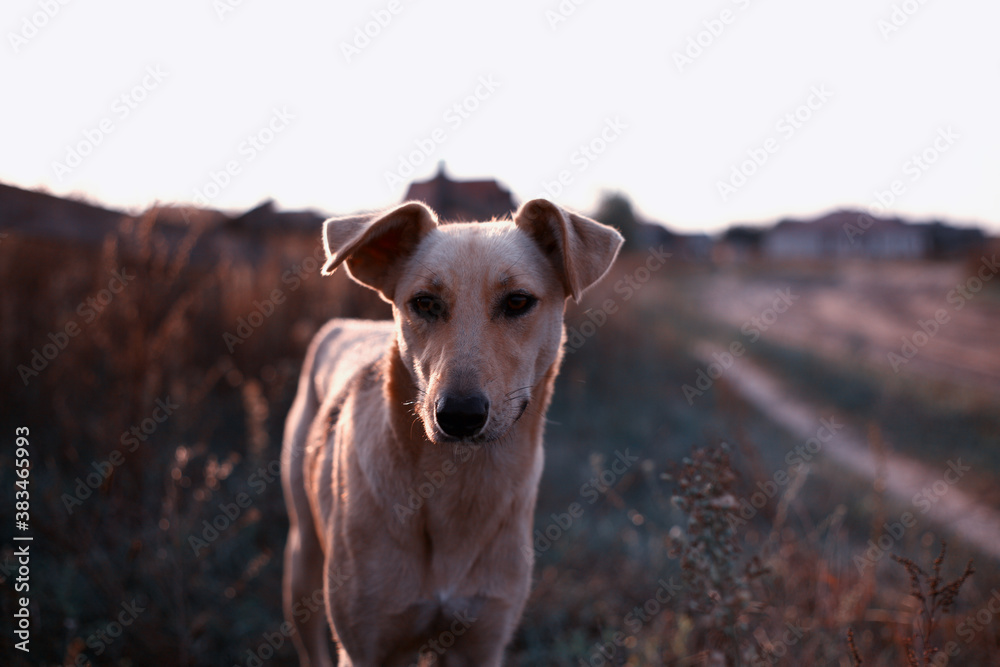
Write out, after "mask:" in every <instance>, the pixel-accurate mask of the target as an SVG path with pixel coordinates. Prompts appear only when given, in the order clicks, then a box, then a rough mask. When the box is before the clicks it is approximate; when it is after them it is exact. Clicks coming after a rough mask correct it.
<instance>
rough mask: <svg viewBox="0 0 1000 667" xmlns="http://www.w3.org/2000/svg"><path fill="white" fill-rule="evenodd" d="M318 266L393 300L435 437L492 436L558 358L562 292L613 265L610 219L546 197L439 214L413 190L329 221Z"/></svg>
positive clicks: (403, 350) (420, 406) (421, 409)
mask: <svg viewBox="0 0 1000 667" xmlns="http://www.w3.org/2000/svg"><path fill="white" fill-rule="evenodd" d="M324 242H325V244H326V251H327V261H326V264H325V265H324V267H323V273H324V275H329V274H330V273H332V272H333V271H334V270H335V269H336V268H337V267H338V266H339V265H340V264H342V263H343V264H345V265H346V267H347V270H348V272H349V273H350V275H351V276H352V277H353V278H354V280H356V281H358V282H359V283H361V284H363V285H366V286H368V287H371V288H372V289H375V290H377V291H378V292H379V294H381V295H382V298H383V299H385V300H386V301H388V302H389V303H391V304H392V308H393V316H394V317H395V320H396V332H397V333H396V337H397V343H398V346H399V352H400V355H401V357H402V360H403V362H404V364H405V365H406V367H407V369H408V370H409V372H410V374H411V376H412V378H413V382H414V384H415V385H416V387H417V389H418V400H417V403H416V406H415V412H416V413H417V415H418V416H419V417H420V419H421V420H422V421H423V424H424V429H425V431H426V433H427V437H428V438H429V439H430V440H431V441H432V442H438V443H443V442H459V441H464V442H487V441H491V440H496V439H498V438H500V437H502V436H503V435H504V434H505V433H507V431H508V430H509V429H510V427H511V426H512V425H513V424H514V423H515V422H516V421H517V420H518V419H520V418H521V416H522V415H523V414H524V413H525V411H526V410H527V409H528V406H529V404H530V402H531V400H532V393H533V392H534V391H535V390H536V388H537V387H538V385H539V383H540V382H542V380H543V379H544V378H545V376H546V374H547V373H548V372H549V371H550V369H551V368H552V367H553V364H555V362H556V361H557V360H558V359H559V353H560V346H561V345H562V337H563V323H562V322H563V311H564V308H565V303H566V299H567V298H568V297H572V298H573V299H575V300H577V301H579V299H580V296H581V294H582V293H583V292H584V291H585V290H586V289H587V288H588V287H590V286H591V285H593V284H594V283H595V282H597V281H598V280H600V278H601V277H602V276H603V275H604V274H605V273H606V272H607V271H608V269H609V268H610V267H611V263H612V262H613V261H614V259H615V256H616V255H617V254H618V250H619V248H620V247H621V244H622V237H621V235H619V234H618V232H616V231H615V230H614V229H612V228H611V227H607V226H605V225H602V224H600V223H598V222H595V221H594V220H590V219H588V218H585V217H583V216H580V215H577V214H575V213H570V212H567V211H564V210H563V209H561V208H559V207H558V206H556V205H555V204H552V203H551V202H548V201H546V200H544V199H535V200H532V201H529V202H528V203H526V204H524V205H523V206H522V207H521V208H520V209H519V210H518V211H517V213H516V214H515V216H514V220H513V221H500V222H481V223H455V224H447V225H439V224H438V221H437V218H436V216H435V215H434V212H433V211H431V210H430V209H429V208H427V207H426V206H424V205H423V204H421V203H417V202H409V203H406V204H403V205H402V206H399V207H397V208H395V209H393V210H391V211H389V212H387V213H384V214H382V215H376V216H372V217H352V218H335V219H332V220H328V221H326V223H325V224H324Z"/></svg>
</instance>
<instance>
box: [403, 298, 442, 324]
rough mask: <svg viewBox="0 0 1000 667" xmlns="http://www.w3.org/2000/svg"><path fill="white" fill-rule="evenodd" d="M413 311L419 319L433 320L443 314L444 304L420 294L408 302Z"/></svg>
mask: <svg viewBox="0 0 1000 667" xmlns="http://www.w3.org/2000/svg"><path fill="white" fill-rule="evenodd" d="M410 306H411V307H412V308H413V311H414V312H415V313H416V314H417V315H420V316H421V317H426V318H428V319H435V318H437V317H439V316H440V315H441V314H442V313H443V312H444V303H442V301H441V300H440V299H438V298H437V297H433V296H429V295H427V294H421V295H420V296H416V297H413V300H412V301H410Z"/></svg>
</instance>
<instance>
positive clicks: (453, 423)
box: [435, 395, 490, 438]
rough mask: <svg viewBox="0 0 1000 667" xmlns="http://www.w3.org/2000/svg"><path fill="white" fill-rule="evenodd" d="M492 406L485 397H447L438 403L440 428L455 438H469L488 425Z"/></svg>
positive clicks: (437, 413) (437, 414)
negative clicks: (487, 420) (487, 421)
mask: <svg viewBox="0 0 1000 667" xmlns="http://www.w3.org/2000/svg"><path fill="white" fill-rule="evenodd" d="M489 411H490V404H489V402H488V401H487V400H486V398H485V397H484V396H479V395H472V396H462V397H455V396H445V397H444V398H442V399H440V400H439V401H438V402H437V412H436V414H435V417H436V419H437V424H438V427H440V429H441V430H442V431H444V432H445V433H446V434H447V435H450V436H451V437H453V438H467V437H469V436H470V435H474V434H475V433H477V432H478V431H479V429H481V428H482V427H483V425H484V424H486V418H487V417H488V416H489Z"/></svg>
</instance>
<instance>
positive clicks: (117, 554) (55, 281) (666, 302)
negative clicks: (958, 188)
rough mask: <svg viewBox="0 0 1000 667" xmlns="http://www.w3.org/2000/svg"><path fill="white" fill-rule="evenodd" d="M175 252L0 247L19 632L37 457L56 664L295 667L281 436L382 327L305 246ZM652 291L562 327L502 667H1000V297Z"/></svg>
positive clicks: (755, 275) (947, 281)
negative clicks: (528, 553)
mask: <svg viewBox="0 0 1000 667" xmlns="http://www.w3.org/2000/svg"><path fill="white" fill-rule="evenodd" d="M161 234H162V231H161V230H160V225H159V224H158V223H157V221H156V219H155V216H147V217H145V218H143V219H140V220H139V221H137V222H135V223H134V224H133V225H132V226H131V227H129V228H127V229H125V230H124V231H123V233H122V235H121V237H120V238H119V239H118V240H117V241H109V242H108V243H106V244H105V245H104V246H103V247H102V248H93V249H90V248H83V247H81V248H70V247H66V246H61V245H57V244H52V243H49V242H45V241H42V240H37V239H29V238H24V237H19V236H15V235H10V236H8V237H6V238H4V239H2V241H0V279H2V281H3V285H4V286H5V289H4V290H3V292H2V293H0V318H2V324H0V364H2V368H3V371H4V379H5V385H4V392H3V394H2V396H0V400H2V404H3V406H4V407H3V413H2V417H0V433H3V434H4V436H3V442H4V446H3V447H2V448H0V489H2V491H0V502H2V507H3V508H4V509H3V516H4V517H5V519H4V521H3V522H2V528H0V543H2V544H3V545H4V547H3V552H2V553H0V573H2V575H3V576H4V578H5V579H6V581H5V582H4V584H3V586H2V587H0V591H2V596H0V605H2V613H3V617H4V618H5V619H10V618H11V616H12V614H13V611H14V609H15V608H16V605H17V597H18V596H17V595H16V594H15V592H14V590H13V586H12V582H13V580H14V576H15V574H16V571H17V565H16V559H15V557H14V547H12V546H9V545H13V544H15V543H14V542H12V540H11V538H12V535H13V534H14V527H13V517H11V518H10V519H7V517H8V516H9V515H10V514H11V513H9V512H8V508H12V507H14V503H15V498H14V491H15V489H16V488H17V487H15V486H14V482H15V480H16V479H17V477H16V476H15V470H16V468H15V463H14V447H13V440H14V433H15V428H17V427H28V428H29V430H30V437H29V440H30V443H31V444H30V448H31V469H30V470H31V473H30V497H31V509H30V526H31V527H30V531H31V533H32V534H33V535H34V541H33V542H32V545H31V550H32V551H31V554H32V558H31V575H30V576H31V579H30V584H31V607H30V608H31V613H32V619H33V626H32V628H33V629H32V633H33V634H32V640H31V641H32V655H33V656H34V657H35V658H38V659H39V660H40V661H41V663H39V664H47V665H85V664H95V665H100V664H111V665H123V666H124V665H146V664H164V665H168V664H169V665H241V666H251V665H261V664H270V665H285V664H288V665H292V664H297V661H296V659H295V654H294V650H293V649H292V647H291V643H290V641H289V640H288V638H287V636H285V635H283V634H282V632H281V626H282V621H283V619H282V614H281V591H280V580H281V555H282V551H283V547H284V540H285V534H286V531H287V519H286V515H285V510H284V505H283V499H282V493H281V488H280V483H279V482H278V478H277V475H276V472H277V469H278V463H277V462H278V457H279V451H280V445H281V432H282V428H283V424H284V417H285V414H286V413H287V410H288V407H289V405H290V403H291V400H292V397H293V392H294V389H295V382H296V380H297V377H298V372H299V368H300V365H301V361H302V357H303V354H304V350H305V346H306V344H307V343H308V340H309V338H310V336H311V335H312V334H313V333H314V332H315V331H316V330H317V329H318V328H319V326H321V325H322V323H323V322H324V321H325V320H326V319H328V318H330V317H334V316H357V317H387V316H388V315H389V312H388V308H387V307H386V306H385V305H384V304H382V303H381V302H379V301H378V299H377V298H376V297H375V296H374V295H373V294H371V293H368V292H366V291H365V290H364V289H362V288H361V287H358V286H356V285H353V284H351V283H349V281H347V280H346V279H345V277H344V276H343V275H336V276H334V277H332V278H324V277H321V276H320V275H319V271H318V266H317V265H316V262H315V260H310V258H311V257H313V256H314V253H315V251H316V249H317V247H318V239H315V240H314V239H296V238H289V239H283V240H282V241H281V242H280V243H278V242H274V243H268V244H267V246H266V247H267V251H266V252H265V253H264V254H263V255H262V256H261V257H260V258H255V259H254V260H252V261H251V260H248V259H240V258H239V257H237V256H232V255H228V254H226V253H225V252H222V253H220V254H218V255H215V254H213V252H210V251H209V250H208V249H206V247H203V246H206V239H202V238H199V237H198V236H197V234H194V233H192V234H191V235H190V236H189V237H186V238H185V239H183V240H182V242H180V243H174V244H168V243H165V242H162V240H159V239H161ZM646 260H647V254H646V253H645V252H643V251H634V252H632V253H630V254H628V255H626V256H623V257H622V258H621V259H620V260H619V262H618V263H617V264H616V265H615V267H613V269H612V271H611V273H610V274H609V276H608V278H607V279H606V280H605V281H604V283H602V285H600V286H599V287H598V288H596V289H595V290H593V292H592V293H590V294H588V296H587V298H586V300H585V303H583V304H581V305H580V306H571V307H570V309H569V311H568V314H567V325H568V331H569V337H568V354H567V355H566V359H565V362H564V366H563V371H562V373H561V375H560V377H559V380H558V384H557V388H556V395H555V399H554V402H553V405H552V408H551V410H550V412H549V425H548V430H547V440H546V470H545V474H544V477H543V481H542V486H541V491H540V494H539V504H538V508H537V513H536V519H535V527H536V533H535V537H536V539H535V550H536V557H537V562H536V567H535V575H534V576H535V581H534V590H533V593H532V596H531V599H530V600H529V603H528V607H527V611H526V614H525V617H524V619H523V620H522V623H521V626H520V629H519V631H518V633H517V636H516V639H515V641H514V643H513V644H512V646H511V648H510V651H509V655H508V664H512V665H514V664H516V665H558V666H574V667H575V666H577V665H696V664H700V665H719V666H721V665H757V664H765V665H804V666H811V665H843V666H845V667H846V666H848V665H853V664H864V665H871V666H888V665H908V664H915V665H925V664H934V665H941V664H952V665H996V664H1000V616H998V611H997V609H998V608H997V607H996V602H993V603H992V604H993V607H992V608H991V607H990V604H991V600H998V599H1000V568H998V564H1000V537H998V535H1000V533H994V534H989V531H987V532H986V534H983V533H982V531H980V532H977V526H980V527H981V526H984V525H985V526H989V525H992V524H991V523H990V522H992V521H996V520H997V519H996V514H997V508H998V507H1000V492H998V491H997V484H996V481H997V479H998V476H1000V391H998V388H1000V343H998V342H997V340H998V339H997V337H996V333H995V332H996V331H997V330H1000V307H998V306H1000V279H997V280H993V281H986V282H984V283H981V289H978V290H976V291H975V292H974V293H972V292H968V294H969V296H968V297H966V296H964V295H963V296H961V297H960V298H959V297H954V298H949V295H950V294H951V291H952V290H953V288H955V287H956V285H964V284H966V283H967V281H968V280H969V279H970V277H973V276H975V275H976V274H977V272H979V271H981V270H982V262H981V260H980V259H979V258H978V257H974V258H970V259H969V260H968V261H962V262H951V263H936V264H932V263H927V264H924V263H920V264H917V263H913V264H898V265H897V264H889V265H877V266H876V265H869V264H857V265H855V264H851V265H830V266H820V265H809V266H794V265H789V266H780V267H773V266H759V265H752V264H751V265H739V266H732V267H717V266H711V265H708V264H685V263H683V262H679V261H678V262H667V264H666V265H665V266H663V267H662V268H660V269H658V270H655V271H652V272H650V271H648V270H647V269H646V268H645V262H646ZM119 272H120V273H119ZM116 275H117V276H118V277H117V278H116V277H115V276H116ZM979 275H983V274H981V273H980V274H979ZM782 295H784V298H782ZM959 302H960V303H961V304H962V306H961V307H958V306H957V304H958V303H959ZM939 310H941V311H944V314H945V315H947V316H948V317H947V319H944V318H943V317H939V318H938V320H937V328H934V333H933V334H931V333H929V331H930V329H931V328H933V327H932V326H931V325H930V324H927V322H928V319H929V318H930V319H934V318H935V317H936V315H935V314H936V312H937V311H939ZM921 322H923V323H924V326H923V328H921V326H922V325H921ZM920 331H923V332H924V336H923V338H921V337H919V336H917V335H916V334H917V332H920ZM73 332H75V333H73ZM903 338H907V339H909V340H910V341H911V344H912V345H913V348H914V350H915V353H914V354H913V355H912V356H910V357H907V356H906V354H907V352H906V350H904V349H903V348H904V346H905V343H904V340H903ZM920 341H924V342H923V344H919V342H920ZM47 345H48V346H52V347H49V349H48V350H46V349H45V346H47ZM35 351H37V352H38V353H39V355H40V356H39V358H38V359H35ZM50 352H51V353H52V354H49V353H50ZM890 353H893V354H897V355H900V356H901V357H902V358H904V359H905V361H899V362H895V361H894V359H893V357H892V356H890ZM727 355H728V357H727ZM33 360H34V363H35V365H34V366H33V365H32V363H33ZM894 366H895V367H896V368H895V369H894ZM25 369H30V370H27V371H26V370H25ZM897 371H898V372H897ZM761 387H765V388H767V390H765V389H761ZM574 504H575V505H576V506H577V507H582V513H581V512H578V511H575V512H572V513H571V511H570V508H571V507H572V506H574ZM967 517H974V518H975V520H974V521H968V520H965V519H966V518H967ZM942 540H946V541H947V545H948V547H947V554H946V556H945V558H944V559H943V561H937V562H936V561H935V558H936V557H937V556H938V553H939V549H940V543H941V541H942ZM892 555H895V556H899V557H902V558H904V559H912V560H910V561H907V562H902V563H901V562H897V561H896V560H894V559H893V558H892V557H891V556H892ZM970 559H972V561H973V563H974V568H975V573H974V574H972V575H971V576H970V577H968V578H967V579H966V580H964V581H961V577H962V576H963V574H965V573H966V569H965V568H966V563H967V562H968V561H969V560H970ZM907 563H909V564H907ZM914 563H915V565H914ZM916 565H919V566H920V567H922V568H923V570H924V571H926V573H927V577H926V578H925V577H924V576H923V575H921V574H919V573H917V571H916V570H914V569H913V568H914V567H915V566H916ZM938 570H940V572H939V574H940V576H939V577H936V574H937V573H938ZM954 580H959V583H956V585H954V586H951V587H949V586H947V584H948V583H949V582H952V581H954ZM918 584H919V585H923V589H922V590H921V591H920V593H919V595H911V592H912V591H913V588H912V587H913V586H915V585H918ZM931 618H933V622H929V619H931ZM3 625H4V631H3V633H2V635H0V654H2V655H3V656H5V662H6V656H14V657H13V659H12V662H10V663H7V664H15V665H17V664H31V663H26V662H24V661H23V660H22V659H21V658H20V657H19V652H17V651H16V650H15V649H14V648H13V644H14V641H16V639H15V638H14V637H13V635H12V632H10V631H9V630H8V627H9V624H8V623H6V622H5V623H4V624H3ZM849 630H850V631H852V633H853V639H852V642H853V648H852V647H851V646H850V645H849V642H848V632H849ZM908 647H910V648H912V651H913V656H912V658H909V657H908V655H907V651H908V650H909V649H908ZM935 650H938V651H939V655H937V657H934V652H935ZM949 651H950V652H951V653H952V655H951V657H949V658H948V659H947V660H945V655H944V654H946V653H947V652H949Z"/></svg>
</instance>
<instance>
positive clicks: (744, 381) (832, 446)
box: [695, 343, 1000, 559]
mask: <svg viewBox="0 0 1000 667" xmlns="http://www.w3.org/2000/svg"><path fill="white" fill-rule="evenodd" d="M722 351H723V350H722V348H720V347H717V346H714V345H712V344H709V343H705V344H702V345H700V346H699V347H698V348H697V349H696V350H695V354H696V356H697V357H698V358H699V359H700V360H701V361H702V362H704V363H705V364H709V363H712V362H714V361H715V359H714V358H713V357H712V354H713V353H716V352H718V353H721V352H722ZM724 378H725V379H726V380H727V381H728V382H729V383H730V384H731V385H732V387H733V388H734V389H735V390H736V391H738V392H739V393H740V394H741V395H742V396H743V397H744V398H745V399H746V400H747V401H749V402H750V403H752V404H753V405H754V406H756V407H757V408H758V409H759V410H761V411H762V412H763V413H764V414H766V415H768V416H769V417H770V418H771V419H772V420H773V421H774V422H775V423H777V424H779V425H780V426H782V427H784V428H785V429H787V430H788V431H789V432H790V433H792V434H793V435H794V436H795V437H796V438H798V439H801V440H802V441H803V442H805V441H806V440H808V439H809V438H813V437H815V436H816V432H817V428H818V426H819V420H820V418H821V417H826V416H827V415H822V414H819V413H817V412H816V410H815V409H814V408H813V407H812V406H810V405H809V404H808V403H806V402H804V401H803V400H801V399H799V398H796V397H795V396H793V395H792V394H791V393H790V392H789V391H788V390H787V389H786V388H785V387H783V386H782V384H781V383H780V381H779V380H778V379H776V378H775V377H774V376H773V375H772V374H770V373H768V372H767V371H765V370H764V369H762V368H761V367H760V366H758V365H756V364H754V363H753V362H751V361H749V360H747V359H746V358H745V357H741V358H737V359H735V361H734V363H733V365H732V366H730V367H729V368H728V369H726V370H725V375H724ZM821 455H824V456H826V457H827V458H828V459H830V460H832V461H834V462H835V463H837V464H838V465H840V466H842V467H844V468H846V469H848V470H850V471H851V472H853V473H855V474H857V475H860V476H861V477H864V478H867V479H870V480H872V482H874V481H875V478H876V475H877V471H878V468H879V461H878V460H876V457H875V455H874V454H873V453H872V451H871V449H870V448H869V446H868V444H867V442H866V441H865V439H863V438H862V437H860V436H859V435H858V434H857V433H855V432H852V431H851V429H850V427H846V426H845V427H844V428H843V429H842V430H840V431H839V432H838V433H836V434H835V435H834V437H833V438H832V439H831V440H830V441H829V442H827V443H826V444H824V446H823V449H822V453H821ZM960 462H961V457H960V456H956V457H955V458H954V459H952V460H951V463H952V464H954V465H950V464H949V462H945V463H943V464H942V465H941V466H940V468H931V467H928V466H926V465H925V464H923V463H921V462H918V461H916V460H913V459H911V458H909V457H906V456H902V455H900V454H896V453H892V452H888V453H887V454H886V459H885V469H884V472H883V481H884V484H885V487H884V488H885V493H886V495H887V496H888V497H890V498H891V499H893V500H895V501H897V502H899V503H900V504H902V505H904V506H906V507H907V508H908V509H909V511H910V512H911V513H912V514H913V515H914V516H916V517H917V518H918V520H919V519H920V517H928V518H930V519H931V520H932V521H934V522H935V523H938V524H940V526H941V527H943V528H945V529H946V530H948V531H949V532H952V533H954V534H955V535H957V536H958V537H959V538H961V539H962V540H964V541H966V542H968V543H969V544H970V545H973V546H974V547H976V548H978V549H979V550H981V551H982V552H983V554H986V555H989V556H991V557H993V558H995V559H1000V512H997V511H996V510H995V509H993V508H991V507H987V506H985V505H983V504H982V503H980V502H978V501H977V500H976V499H975V498H973V497H972V496H970V495H969V494H967V493H965V492H964V491H962V489H961V488H960V487H961V484H962V482H961V477H960V472H961V471H962V466H961V465H960ZM949 480H950V481H949ZM925 489H926V491H924V490H925ZM922 492H923V493H924V495H923V496H921V497H920V498H916V497H915V496H917V494H920V493H922ZM932 501H933V502H932Z"/></svg>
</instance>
